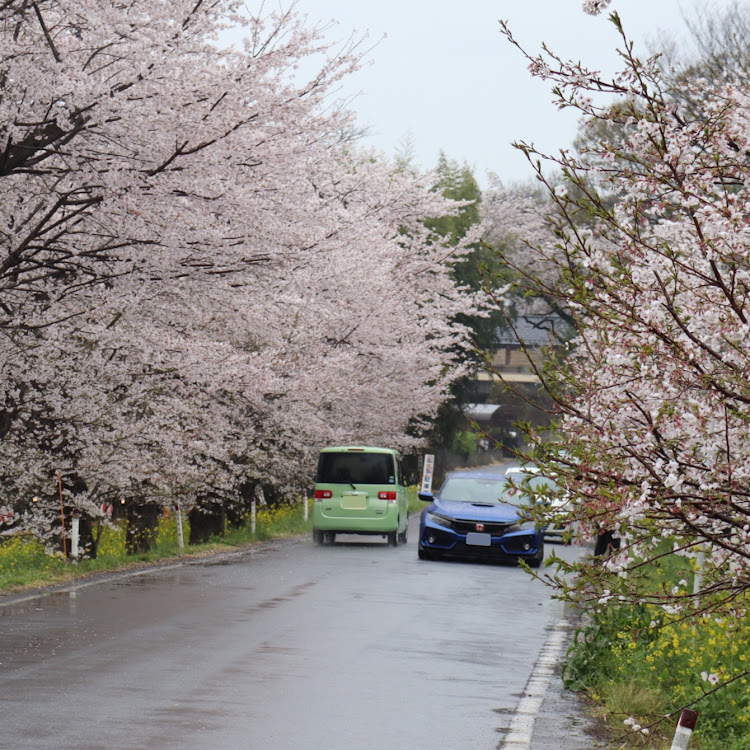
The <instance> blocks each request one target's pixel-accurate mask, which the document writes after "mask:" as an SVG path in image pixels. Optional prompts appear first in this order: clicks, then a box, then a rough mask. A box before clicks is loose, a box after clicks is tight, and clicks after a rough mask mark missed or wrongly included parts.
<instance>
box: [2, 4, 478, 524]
mask: <svg viewBox="0 0 750 750" xmlns="http://www.w3.org/2000/svg"><path fill="white" fill-rule="evenodd" d="M0 19H1V20H2V25H0V48H1V50H2V55H0V58H1V59H2V62H1V63H0V87H1V88H0V91H1V93H2V97H1V98H0V128H1V129H2V136H3V137H2V143H3V144H4V147H3V151H2V153H0V180H2V186H3V196H4V200H3V203H2V206H0V226H2V227H3V229H2V240H1V242H2V245H1V246H0V332H2V338H0V389H1V390H0V478H2V482H3V502H4V503H10V504H12V505H13V507H14V511H15V513H14V518H15V519H16V521H15V522H14V523H15V526H14V528H16V529H17V528H19V524H22V523H25V524H26V526H27V527H28V528H31V529H32V530H36V532H37V533H38V534H39V536H40V537H43V538H49V533H50V529H51V528H52V527H53V526H54V525H55V524H56V523H57V521H56V520H55V518H54V517H53V516H52V514H51V511H48V512H41V511H40V509H41V508H43V507H49V508H51V507H53V506H54V503H53V502H52V500H53V498H54V495H55V493H56V492H57V491H58V487H57V485H56V484H55V482H54V481H53V480H54V477H55V476H56V472H57V471H61V473H62V476H63V480H64V481H63V485H64V489H63V495H64V502H65V504H66V507H67V508H72V507H77V508H79V509H81V510H82V511H83V513H85V514H86V515H87V516H88V517H91V518H95V519H96V518H102V517H103V516H104V514H105V511H103V510H102V508H103V507H104V506H109V505H110V504H111V503H113V502H115V503H117V502H120V501H125V504H126V506H133V507H136V508H139V507H145V506H147V505H160V504H171V503H172V502H173V501H174V500H175V499H177V498H179V499H180V500H181V501H182V502H183V504H184V507H186V508H189V507H191V505H196V504H198V505H200V504H201V503H203V502H205V501H206V500H207V499H208V500H210V501H217V502H219V503H222V504H226V503H231V502H236V500H237V498H238V497H240V495H241V492H242V488H243V487H245V486H247V485H248V484H252V483H255V482H265V483H267V484H268V485H271V486H275V487H278V488H279V489H282V490H286V491H300V490H301V489H302V488H304V487H305V486H306V485H307V484H308V483H309V481H310V477H311V472H312V469H313V458H314V455H315V453H316V452H317V450H318V449H319V448H320V447H321V446H322V445H325V444H327V443H330V442H383V443H388V444H393V445H397V446H400V447H404V448H405V447H408V446H410V445H413V444H414V443H415V442H416V440H415V438H413V437H412V438H409V437H406V428H407V427H408V426H410V427H412V428H413V427H414V425H415V424H419V423H420V421H424V420H428V419H429V417H430V415H431V414H433V413H434V411H435V409H436V408H437V406H438V404H439V402H440V400H441V399H442V398H443V397H444V396H445V393H446V391H447V388H448V387H449V385H450V383H451V382H452V380H453V379H454V378H455V377H457V376H458V375H459V374H460V371H461V368H460V364H459V362H458V361H457V359H456V354H455V352H456V350H457V347H460V346H462V345H463V342H464V339H465V331H464V330H463V329H462V327H461V326H460V325H458V324H456V323H455V320H456V316H457V315H458V313H471V312H472V311H473V309H474V304H475V302H474V300H473V299H472V298H471V297H470V296H469V295H467V294H465V293H463V292H462V291H460V290H458V289H456V286H455V284H454V283H453V282H452V281H451V276H450V264H451V262H452V259H455V258H459V257H460V256H461V255H462V253H463V252H465V248H466V247H467V246H468V244H469V243H470V242H471V241H472V240H473V239H474V238H472V237H467V238H466V241H465V243H460V244H459V245H458V246H457V247H455V248H454V247H451V248H447V247H445V246H444V245H443V243H442V242H441V240H440V238H439V237H435V236H432V235H431V234H430V232H429V231H428V230H427V229H426V228H425V224H424V219H425V218H426V217H428V216H438V215H441V214H446V213H451V212H454V211H456V210H457V208H458V207H457V205H455V204H452V203H451V202H450V201H448V200H445V199H444V198H442V197H441V196H438V195H435V194H434V193H430V192H429V178H428V177H427V176H422V177H420V176H415V175H407V174H403V173H398V172H397V170H396V169H395V168H394V167H393V166H392V165H389V164H388V163H387V162H385V161H383V160H382V159H380V158H379V157H377V156H376V155H374V154H369V153H362V152H359V151H358V150H357V149H356V147H355V144H352V143H351V142H349V141H348V140H347V139H346V138H345V137H343V136H342V133H346V132H348V128H349V126H350V122H351V117H350V115H349V114H348V113H347V112H346V111H344V110H343V109H342V108H341V107H340V106H338V105H337V103H336V101H335V99H334V98H333V96H334V94H333V92H335V87H336V84H337V82H338V81H339V80H340V78H341V77H342V76H344V75H346V74H347V73H348V72H349V71H351V70H352V69H354V68H355V67H356V66H357V65H358V64H359V52H358V48H357V43H356V42H354V43H350V44H349V45H346V46H345V47H344V48H343V50H339V49H337V50H336V51H334V49H333V48H332V47H330V46H328V45H326V44H324V43H323V42H322V41H321V36H320V33H319V32H318V30H316V29H315V28H308V27H307V26H306V24H305V22H304V19H301V18H299V17H298V16H296V15H295V14H294V13H292V12H288V13H280V14H271V15H270V16H265V17H261V16H258V17H253V16H249V15H247V14H246V13H245V12H243V7H242V4H241V3H238V2H234V0H220V1H219V2H215V3H211V4H210V5H209V4H205V3H200V2H198V3H195V2H193V1H192V0H191V1H190V2H187V1H185V2H183V1H182V0H177V2H169V3H166V2H160V1H158V0H157V2H153V1H152V0H148V2H146V0H136V1H135V2H132V3H129V4H128V5H127V6H123V5H121V4H119V3H115V2H110V1H109V0H105V1H104V2H98V1H97V2H89V1H88V0H84V1H83V2H80V1H79V0H77V2H76V3H69V2H65V1H64V0H37V1H36V2H33V3H27V2H21V1H20V0H18V1H16V0H9V2H7V3H4V4H3V5H2V7H1V8H0ZM228 28H235V29H239V30H240V31H241V33H242V36H243V46H242V48H241V49H238V48H234V47H226V46H224V47H222V46H220V44H219V41H218V40H219V39H220V38H223V37H221V34H222V33H223V32H225V31H226V30H227V29H228ZM308 59H314V60H316V61H317V64H318V67H317V71H316V72H315V74H314V75H313V76H312V77H311V78H310V79H309V80H308V79H306V78H303V77H301V75H300V74H299V73H298V72H296V71H297V68H298V66H299V65H300V63H301V62H302V61H303V60H308ZM413 432H414V431H413V429H412V431H411V434H413ZM32 497H37V498H39V502H37V503H35V504H33V505H32V504H31V498H32ZM42 501H44V502H42ZM24 513H25V514H26V515H24ZM24 518H25V519H26V520H25V521H22V520H18V519H24ZM53 531H54V529H53ZM58 533H59V529H58ZM57 538H58V539H59V536H58V537H57Z"/></svg>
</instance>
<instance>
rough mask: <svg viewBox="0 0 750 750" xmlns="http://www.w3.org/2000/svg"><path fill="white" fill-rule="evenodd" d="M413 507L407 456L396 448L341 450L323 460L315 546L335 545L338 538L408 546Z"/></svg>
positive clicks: (325, 451) (317, 484) (317, 494)
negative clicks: (367, 537)
mask: <svg viewBox="0 0 750 750" xmlns="http://www.w3.org/2000/svg"><path fill="white" fill-rule="evenodd" d="M408 526H409V503H408V498H407V493H406V479H405V478H404V470H403V466H402V464H401V456H400V455H399V454H398V452H397V451H395V450H391V449H390V448H371V447H364V446H338V447H333V448H323V450H321V451H320V456H319V457H318V471H317V474H316V476H315V496H314V502H313V541H314V542H315V543H316V544H325V543H328V544H333V543H334V542H335V541H336V534H370V535H377V536H382V537H384V538H385V539H387V540H388V544H390V545H391V546H393V547H396V546H397V545H398V544H399V543H401V544H405V543H406V532H407V528H408Z"/></svg>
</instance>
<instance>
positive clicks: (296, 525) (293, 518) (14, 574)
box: [0, 487, 424, 593]
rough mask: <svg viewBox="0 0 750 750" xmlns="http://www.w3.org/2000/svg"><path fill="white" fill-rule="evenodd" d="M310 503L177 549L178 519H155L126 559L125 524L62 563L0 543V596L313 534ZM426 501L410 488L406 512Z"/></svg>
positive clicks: (20, 540)
mask: <svg viewBox="0 0 750 750" xmlns="http://www.w3.org/2000/svg"><path fill="white" fill-rule="evenodd" d="M312 502H313V501H312V500H309V501H308V520H305V517H304V506H303V505H301V504H299V503H296V504H289V505H282V506H280V507H278V508H274V509H266V508H261V509H259V510H258V512H257V514H256V524H255V532H254V533H253V529H252V523H251V518H250V516H249V514H248V516H247V517H246V518H245V522H244V523H243V524H242V525H240V526H237V527H232V528H228V529H227V530H226V532H225V534H224V535H223V536H221V537H215V538H214V539H212V540H210V541H209V542H208V543H207V544H197V545H188V544H187V543H186V544H185V547H184V548H183V549H180V546H179V541H178V530H177V520H176V518H175V517H174V516H173V515H170V516H165V517H164V518H162V519H161V520H160V521H159V526H158V529H157V532H156V538H155V542H154V545H153V548H152V549H151V551H150V552H148V553H145V554H139V555H129V554H128V553H127V550H126V547H125V526H124V525H123V526H118V527H116V528H109V527H107V528H105V529H104V530H103V532H102V538H101V541H100V543H99V552H98V554H97V558H96V559H95V560H80V561H79V562H77V563H71V562H66V561H65V560H63V558H62V556H61V555H60V556H51V555H48V554H46V553H45V551H44V547H43V546H42V545H41V544H40V543H39V542H37V541H36V540H34V539H32V538H31V537H24V536H16V537H10V538H7V539H4V540H0V592H2V593H12V592H17V591H22V590H24V589H27V588H37V587H40V586H54V585H59V584H63V583H66V582H68V581H73V580H76V579H78V578H84V577H86V576H89V575H92V574H95V573H102V572H107V571H114V570H122V569H127V568H132V567H134V566H138V565H144V564H154V563H159V562H164V561H166V560H170V559H172V558H177V559H179V558H184V557H190V556H193V557H198V556H204V555H209V554H212V553H215V552H221V551H228V550H232V549H238V548H241V547H245V546H247V545H250V544H255V543H258V542H262V541H267V540H270V539H278V538H282V537H289V536H297V535H303V534H308V533H310V532H311V531H312ZM423 507H424V503H423V502H422V501H420V500H419V499H418V498H417V488H416V487H410V488H409V512H410V513H411V512H414V511H416V510H421V509H422V508H423ZM189 536H190V527H189V522H188V521H187V519H184V520H183V537H184V538H185V540H187V539H188V538H189Z"/></svg>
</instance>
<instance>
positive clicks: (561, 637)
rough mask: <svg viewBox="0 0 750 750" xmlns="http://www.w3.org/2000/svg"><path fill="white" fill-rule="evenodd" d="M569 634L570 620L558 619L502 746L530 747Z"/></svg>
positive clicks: (505, 749)
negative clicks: (538, 717) (535, 726)
mask: <svg viewBox="0 0 750 750" xmlns="http://www.w3.org/2000/svg"><path fill="white" fill-rule="evenodd" d="M567 637H568V621H567V620H566V619H563V620H560V621H558V622H557V624H556V625H555V626H554V628H553V629H552V632H551V633H550V634H549V636H548V637H547V640H546V641H545V642H544V646H543V647H542V650H541V652H540V653H539V658H538V659H537V661H536V664H534V670H533V671H532V673H531V676H530V677H529V681H528V682H527V683H526V687H525V688H524V691H523V697H522V698H521V700H520V701H519V703H518V706H517V707H516V710H515V712H514V714H513V720H512V721H511V723H510V727H509V728H508V732H507V734H506V735H505V739H504V741H503V743H502V744H501V745H499V750H530V748H531V740H532V737H533V734H534V723H535V722H536V719H537V716H539V712H540V710H541V708H542V703H543V702H544V697H545V695H546V694H547V689H548V688H549V685H550V682H551V681H552V677H553V675H554V674H555V669H556V668H557V665H558V664H559V663H560V654H561V653H562V650H563V648H564V646H565V642H566V640H567Z"/></svg>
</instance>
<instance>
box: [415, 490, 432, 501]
mask: <svg viewBox="0 0 750 750" xmlns="http://www.w3.org/2000/svg"><path fill="white" fill-rule="evenodd" d="M417 497H418V498H419V499H420V500H424V501H425V502H426V503H431V502H432V501H433V500H434V499H435V495H433V494H432V492H417Z"/></svg>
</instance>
